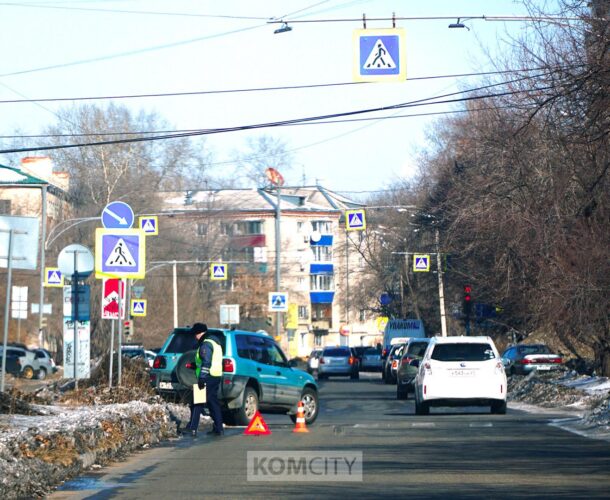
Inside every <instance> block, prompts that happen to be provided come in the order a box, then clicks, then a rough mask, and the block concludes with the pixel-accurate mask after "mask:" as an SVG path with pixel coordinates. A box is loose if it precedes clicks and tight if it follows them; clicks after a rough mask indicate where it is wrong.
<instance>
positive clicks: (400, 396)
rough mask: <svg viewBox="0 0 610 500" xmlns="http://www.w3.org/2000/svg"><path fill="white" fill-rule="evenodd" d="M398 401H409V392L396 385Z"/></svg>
mask: <svg viewBox="0 0 610 500" xmlns="http://www.w3.org/2000/svg"><path fill="white" fill-rule="evenodd" d="M396 399H402V400H404V399H409V391H407V389H406V388H404V387H400V385H396Z"/></svg>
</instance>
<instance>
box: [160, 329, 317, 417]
mask: <svg viewBox="0 0 610 500" xmlns="http://www.w3.org/2000/svg"><path fill="white" fill-rule="evenodd" d="M208 332H210V333H213V334H215V335H216V337H218V339H219V340H220V342H221V344H222V350H223V362H222V365H223V374H222V379H223V380H222V383H221V384H220V387H219V390H218V397H219V400H220V402H221V404H222V405H223V415H224V421H225V422H226V423H228V424H237V425H247V424H248V423H249V422H250V420H251V419H252V417H253V416H254V414H255V413H256V411H257V410H259V409H260V410H261V411H267V410H272V411H283V412H286V413H287V414H288V415H290V418H291V419H292V420H293V421H296V410H297V405H298V403H299V401H302V402H303V407H304V416H305V422H306V423H308V424H311V423H313V422H314V421H315V420H316V418H317V416H318V411H319V402H318V386H317V384H316V382H315V380H314V378H313V377H312V376H311V375H310V374H308V373H307V372H305V371H302V370H298V369H296V368H292V367H290V366H289V363H288V359H287V358H286V356H285V354H284V353H283V352H282V350H281V349H280V347H279V346H278V345H277V343H276V342H275V341H274V340H273V338H272V337H270V336H269V335H267V334H264V333H258V332H248V331H243V330H221V329H209V330H208ZM196 346H197V339H195V336H194V334H192V333H190V328H177V329H174V330H173V331H172V332H171V333H170V335H169V337H168V339H167V341H166V342H165V344H164V346H163V347H162V348H161V351H160V352H159V354H158V355H157V357H156V358H155V361H154V363H153V368H152V369H151V371H150V380H151V383H152V385H153V387H155V389H156V390H157V392H158V393H159V394H162V395H165V396H167V395H170V396H171V395H174V394H177V395H178V399H181V400H186V399H187V398H186V397H185V396H188V395H190V391H191V387H192V384H194V383H196V376H195V370H194V367H195V349H196Z"/></svg>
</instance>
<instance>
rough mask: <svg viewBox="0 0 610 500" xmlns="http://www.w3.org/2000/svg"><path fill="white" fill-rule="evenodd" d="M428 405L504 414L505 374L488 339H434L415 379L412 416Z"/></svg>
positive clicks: (425, 409)
mask: <svg viewBox="0 0 610 500" xmlns="http://www.w3.org/2000/svg"><path fill="white" fill-rule="evenodd" d="M431 406H491V412H492V413H498V414H505V413H506V373H505V371H504V365H503V364H502V360H501V358H500V355H499V354H498V350H497V349H496V346H495V345H494V343H493V340H491V338H489V337H434V338H433V339H432V340H431V341H430V345H428V348H427V349H426V352H425V353H424V356H423V358H422V360H421V361H420V362H419V368H418V372H417V376H416V377H415V413H416V414H417V415H427V414H428V413H429V412H430V407H431Z"/></svg>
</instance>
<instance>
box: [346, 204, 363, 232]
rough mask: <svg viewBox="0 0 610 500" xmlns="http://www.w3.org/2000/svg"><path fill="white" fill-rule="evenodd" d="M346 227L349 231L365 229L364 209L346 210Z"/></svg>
mask: <svg viewBox="0 0 610 500" xmlns="http://www.w3.org/2000/svg"><path fill="white" fill-rule="evenodd" d="M345 229H346V230H347V231H364V230H365V229H366V215H365V213H364V209H359V210H346V211H345Z"/></svg>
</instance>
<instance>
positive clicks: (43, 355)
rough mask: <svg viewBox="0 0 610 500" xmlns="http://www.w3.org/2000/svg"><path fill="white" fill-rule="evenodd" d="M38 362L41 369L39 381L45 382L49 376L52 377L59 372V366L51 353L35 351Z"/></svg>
mask: <svg viewBox="0 0 610 500" xmlns="http://www.w3.org/2000/svg"><path fill="white" fill-rule="evenodd" d="M34 355H35V356H36V360H37V361H38V363H39V365H40V368H39V370H38V379H39V380H43V379H45V378H47V375H51V374H53V373H56V372H57V365H56V364H55V360H54V359H53V356H51V353H50V352H49V351H47V350H46V349H36V350H35V351H34Z"/></svg>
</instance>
